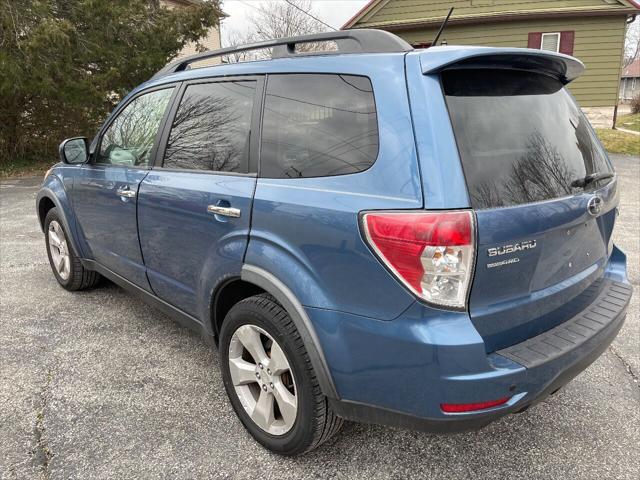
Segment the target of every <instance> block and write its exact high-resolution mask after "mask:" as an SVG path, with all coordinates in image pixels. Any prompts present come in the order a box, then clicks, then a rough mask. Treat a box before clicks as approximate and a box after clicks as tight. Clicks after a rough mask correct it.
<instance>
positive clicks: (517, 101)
mask: <svg viewBox="0 0 640 480" xmlns="http://www.w3.org/2000/svg"><path fill="white" fill-rule="evenodd" d="M442 82H443V87H444V92H445V95H446V100H447V106H448V108H449V114H450V116H451V123H452V125H453V130H454V133H455V137H456V142H457V144H458V149H459V151H460V157H461V160H462V166H463V169H464V173H465V177H466V181H467V187H468V188H469V193H470V195H471V203H472V206H473V207H474V208H493V207H504V206H510V205H519V204H524V203H531V202H538V201H542V200H548V199H552V198H558V197H562V196H565V195H570V194H573V193H578V192H580V191H582V189H581V188H576V187H572V186H571V183H572V182H573V181H574V180H578V179H582V178H584V177H585V176H586V175H589V174H592V173H595V172H610V171H611V167H610V166H609V164H608V161H607V160H606V157H605V154H604V152H603V150H602V147H601V146H600V144H599V143H598V141H597V139H596V137H595V135H594V133H593V131H592V130H591V128H590V126H589V124H588V121H587V119H586V117H585V116H584V115H583V114H582V112H581V110H580V109H579V107H578V106H577V105H576V103H575V101H574V100H573V98H572V97H571V95H570V94H569V93H568V92H567V91H566V90H565V89H564V88H563V85H562V84H561V83H560V82H559V81H558V80H555V79H553V78H551V77H547V76H546V75H541V74H533V73H530V72H521V71H515V70H514V71H511V70H502V71H495V70H493V71H492V70H462V69H461V70H450V71H445V72H444V73H443V74H442ZM608 181H610V180H602V181H600V182H599V184H598V182H594V183H591V184H589V185H588V186H587V187H585V188H587V189H594V188H599V187H600V186H601V185H602V184H604V183H606V182H608Z"/></svg>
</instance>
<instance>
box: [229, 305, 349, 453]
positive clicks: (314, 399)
mask: <svg viewBox="0 0 640 480" xmlns="http://www.w3.org/2000/svg"><path fill="white" fill-rule="evenodd" d="M220 365H221V368H222V378H223V381H224V386H225V389H226V390H227V394H228V395H229V399H230V400H231V404H232V406H233V408H234V410H235V412H236V414H237V415H238V417H239V418H240V420H241V421H242V423H243V424H244V426H245V428H246V429H247V430H248V431H249V433H251V435H252V436H253V437H254V438H255V439H256V440H257V441H258V442H260V443H261V444H262V445H264V446H265V447H267V448H268V449H270V450H272V451H274V452H276V453H280V454H283V455H297V454H301V453H304V452H307V451H309V450H313V449H314V448H316V447H318V446H319V445H321V444H322V443H324V442H325V441H326V440H328V439H329V438H331V437H332V436H333V435H334V434H335V433H336V432H337V431H338V430H339V429H340V427H341V426H342V419H340V418H339V417H337V416H336V415H335V414H334V413H333V412H332V411H331V409H330V408H329V405H328V402H327V399H326V397H325V396H324V395H323V394H322V391H321V390H320V386H319V385H318V380H317V378H316V375H315V372H314V370H313V367H312V366H311V362H310V360H309V357H308V355H307V351H306V349H305V347H304V343H303V341H302V338H301V337H300V335H299V333H298V330H297V329H296V327H295V325H294V323H293V322H292V320H291V318H290V317H289V315H288V314H287V312H286V311H285V310H284V309H283V308H282V306H281V305H280V304H278V303H277V302H276V300H275V299H274V298H273V297H271V296H270V295H267V294H262V295H256V296H254V297H250V298H247V299H245V300H242V301H241V302H239V303H238V304H236V305H235V306H234V307H233V308H232V309H231V310H230V311H229V313H228V314H227V317H226V318H225V321H224V323H223V326H222V331H221V333H220Z"/></svg>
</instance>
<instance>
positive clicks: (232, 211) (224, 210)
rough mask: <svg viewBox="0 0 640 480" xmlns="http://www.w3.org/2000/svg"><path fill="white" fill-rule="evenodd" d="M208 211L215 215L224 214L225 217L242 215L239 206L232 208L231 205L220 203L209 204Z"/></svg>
mask: <svg viewBox="0 0 640 480" xmlns="http://www.w3.org/2000/svg"><path fill="white" fill-rule="evenodd" d="M207 212H208V213H213V214H214V215H222V216H223V217H233V218H239V217H240V209H239V208H231V207H219V206H218V205H208V206H207Z"/></svg>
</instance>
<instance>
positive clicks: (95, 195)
mask: <svg viewBox="0 0 640 480" xmlns="http://www.w3.org/2000/svg"><path fill="white" fill-rule="evenodd" d="M173 93H174V87H173V86H163V87H160V88H156V89H154V90H152V91H145V92H143V93H141V94H139V95H137V96H135V97H133V98H132V99H131V100H130V101H128V103H127V104H125V105H124V106H123V107H121V108H120V109H119V110H118V111H116V113H115V115H114V117H113V119H112V120H110V122H109V123H108V124H107V125H106V127H105V128H104V130H103V132H102V133H101V135H100V136H99V139H98V144H97V148H96V151H95V153H94V155H93V158H92V159H91V162H90V163H88V164H86V165H83V166H82V168H81V171H80V173H79V174H78V176H77V177H76V178H75V179H74V184H73V190H72V198H73V205H74V209H75V212H76V216H77V218H78V223H79V226H80V229H81V230H82V233H83V235H84V238H85V239H86V241H87V244H88V246H89V248H90V249H91V254H92V255H93V258H94V259H95V260H96V261H97V262H99V263H100V264H101V265H103V266H105V267H107V268H108V269H110V270H111V271H113V272H115V273H117V274H118V275H121V276H123V277H125V278H126V279H127V280H129V281H131V282H133V283H135V284H136V285H138V286H140V287H143V288H145V289H149V283H148V282H147V277H146V275H145V268H144V263H143V261H142V254H141V252H140V244H139V242H138V226H137V221H136V207H137V195H138V187H139V185H140V182H141V181H142V179H143V178H144V177H145V175H147V173H148V172H149V168H150V163H151V161H152V159H153V158H154V155H155V151H156V149H157V138H158V130H159V127H160V125H161V123H162V120H163V117H164V115H165V114H166V110H167V109H168V105H169V104H170V101H171V97H172V95H173Z"/></svg>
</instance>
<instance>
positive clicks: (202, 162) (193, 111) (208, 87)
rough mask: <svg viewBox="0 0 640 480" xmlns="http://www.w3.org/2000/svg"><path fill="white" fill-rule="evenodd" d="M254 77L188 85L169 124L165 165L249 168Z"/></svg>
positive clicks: (224, 169) (232, 169)
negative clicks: (250, 79)
mask: <svg viewBox="0 0 640 480" xmlns="http://www.w3.org/2000/svg"><path fill="white" fill-rule="evenodd" d="M255 92H256V82H255V81H239V82H217V83H202V84H197V85H189V86H188V87H187V89H186V90H185V93H184V96H183V97H182V101H181V102H180V106H179V107H178V111H177V113H176V117H175V119H174V120H173V125H172V126H171V133H170V134H169V140H168V141H167V148H166V151H165V155H164V164H163V167H165V168H185V169H192V170H214V171H219V172H237V173H247V172H248V171H249V167H248V166H249V134H250V132H251V112H252V110H253V100H254V97H255Z"/></svg>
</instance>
